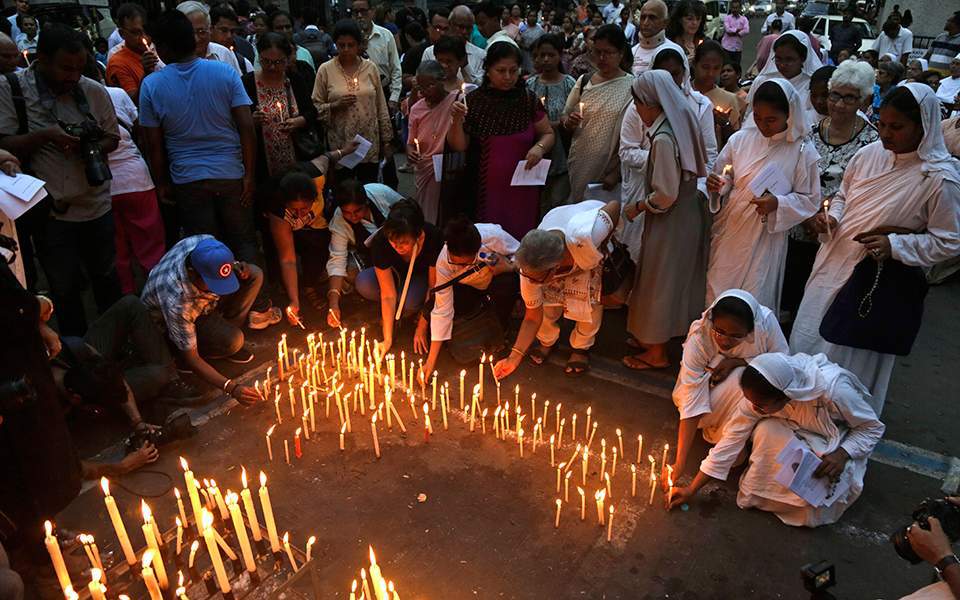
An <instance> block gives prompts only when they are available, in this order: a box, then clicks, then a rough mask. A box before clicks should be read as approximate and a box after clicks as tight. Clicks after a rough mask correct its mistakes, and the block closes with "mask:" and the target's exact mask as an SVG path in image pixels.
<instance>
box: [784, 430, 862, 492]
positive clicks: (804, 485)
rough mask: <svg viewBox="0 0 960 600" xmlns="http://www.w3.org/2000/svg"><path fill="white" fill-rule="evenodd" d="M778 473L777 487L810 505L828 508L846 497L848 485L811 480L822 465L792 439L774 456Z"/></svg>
mask: <svg viewBox="0 0 960 600" xmlns="http://www.w3.org/2000/svg"><path fill="white" fill-rule="evenodd" d="M777 462H778V463H780V465H781V467H780V471H778V472H777V475H776V477H775V479H776V480H777V483H779V484H780V485H782V486H784V487H786V488H789V489H790V491H792V492H793V493H795V494H796V495H798V496H800V497H801V498H803V499H804V500H806V501H807V502H809V503H810V505H811V506H830V505H831V504H833V503H834V502H835V501H836V499H837V498H839V497H842V496H844V495H845V494H846V491H847V488H848V487H849V483H847V480H846V479H844V478H841V479H840V481H839V482H837V483H836V484H833V483H831V481H830V480H829V479H826V478H822V477H814V476H813V473H814V472H815V471H816V470H817V467H819V466H820V463H821V462H823V461H822V460H820V457H818V456H817V455H816V454H814V452H813V451H812V450H810V448H809V447H808V446H807V445H806V444H805V443H803V441H801V440H799V439H797V438H793V439H792V440H790V443H788V444H787V445H786V446H784V447H783V450H781V451H780V454H778V455H777Z"/></svg>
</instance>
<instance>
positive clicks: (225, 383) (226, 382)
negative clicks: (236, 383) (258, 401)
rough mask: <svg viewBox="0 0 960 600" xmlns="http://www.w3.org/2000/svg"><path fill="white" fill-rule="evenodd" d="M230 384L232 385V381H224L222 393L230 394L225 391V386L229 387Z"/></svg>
mask: <svg viewBox="0 0 960 600" xmlns="http://www.w3.org/2000/svg"><path fill="white" fill-rule="evenodd" d="M231 383H233V380H232V379H228V380H226V381H224V382H223V391H224V393H227V394H229V393H230V392H228V391H227V386H228V385H230V384H231Z"/></svg>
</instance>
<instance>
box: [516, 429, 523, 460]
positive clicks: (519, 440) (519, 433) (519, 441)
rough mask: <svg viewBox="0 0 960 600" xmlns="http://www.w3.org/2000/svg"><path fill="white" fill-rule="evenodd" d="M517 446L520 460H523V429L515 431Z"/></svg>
mask: <svg viewBox="0 0 960 600" xmlns="http://www.w3.org/2000/svg"><path fill="white" fill-rule="evenodd" d="M517 444H518V445H519V446H520V458H523V427H521V428H519V429H517Z"/></svg>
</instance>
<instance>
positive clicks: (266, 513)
mask: <svg viewBox="0 0 960 600" xmlns="http://www.w3.org/2000/svg"><path fill="white" fill-rule="evenodd" d="M180 463H181V466H182V467H183V471H184V473H183V477H184V483H185V485H186V489H187V500H188V502H189V504H190V509H191V512H192V514H193V522H194V526H195V529H196V532H197V539H195V540H194V541H193V543H192V544H191V545H190V549H189V560H188V561H186V565H187V567H188V569H189V572H190V573H191V574H194V573H195V571H194V569H195V565H196V558H197V552H198V550H199V549H200V543H201V542H200V540H201V539H202V540H203V543H204V544H205V546H206V550H207V552H208V554H209V557H210V562H211V565H212V567H213V574H214V579H215V582H216V589H219V591H221V592H222V593H224V594H229V593H230V591H231V584H230V579H229V577H228V576H227V573H226V568H225V565H224V560H223V558H222V556H221V552H222V553H223V554H225V555H226V557H227V559H229V560H230V561H232V563H233V565H234V570H235V572H236V573H237V574H238V575H239V573H240V571H241V570H245V571H246V572H247V573H248V574H249V576H250V578H251V580H253V581H257V580H258V576H257V574H256V573H257V566H256V560H255V558H254V557H255V555H256V553H255V552H254V547H253V545H254V544H258V545H261V546H262V545H263V544H265V541H264V540H263V536H262V533H261V529H260V521H259V518H258V515H257V511H256V507H255V505H254V501H253V495H252V493H251V491H250V489H249V487H248V485H247V472H246V469H245V468H244V469H242V471H241V476H240V479H241V483H242V486H243V489H242V490H241V491H240V494H236V493H234V492H232V491H230V490H227V492H226V494H225V495H224V494H222V493H221V491H220V489H219V488H218V487H217V484H216V482H215V481H212V480H209V481H208V480H206V479H204V480H203V486H201V484H200V482H199V481H198V480H197V478H196V477H195V476H194V474H193V471H191V470H190V468H189V465H188V464H187V461H186V460H185V459H183V458H182V457H181V458H180ZM100 485H101V488H102V490H103V494H104V505H105V506H106V509H107V514H108V515H109V517H110V521H111V523H112V525H113V529H114V533H115V534H116V536H117V540H118V542H119V544H120V548H121V551H122V553H123V556H124V559H125V560H126V562H127V564H128V565H129V566H130V568H131V569H133V568H134V567H135V566H136V565H137V562H138V561H137V556H136V553H135V552H134V550H133V544H132V543H131V538H130V536H129V535H128V533H127V529H126V526H125V524H124V522H123V519H122V517H121V515H120V511H119V509H118V507H117V502H116V499H115V498H114V497H113V496H112V495H111V494H110V484H109V481H108V480H107V479H106V478H105V477H104V478H102V479H101V480H100ZM174 495H175V497H176V502H177V512H178V514H177V516H176V518H175V522H176V527H177V529H176V554H175V559H176V561H177V563H178V564H183V563H184V560H183V554H184V550H185V544H184V537H185V533H186V534H190V531H189V529H190V520H189V519H188V518H187V512H186V509H185V507H184V501H183V497H182V496H181V494H180V490H179V489H178V488H174ZM258 496H259V499H260V505H261V510H262V512H263V519H264V524H265V527H266V530H267V540H268V541H269V547H270V551H271V552H272V553H273V555H274V558H275V559H280V560H282V558H281V556H282V554H285V555H286V558H287V559H288V560H289V562H290V566H291V568H292V570H293V571H294V572H296V571H298V570H299V568H300V565H298V564H297V560H296V558H295V557H294V554H293V551H292V548H291V546H290V537H289V533H284V534H283V537H282V541H281V537H280V536H279V534H278V531H277V526H276V520H275V519H274V515H273V507H272V504H271V502H270V493H269V490H268V488H267V476H266V474H265V473H264V472H262V471H261V472H260V488H259V490H258ZM201 498H202V500H201ZM241 503H242V504H243V509H244V512H245V513H246V519H247V523H246V524H245V522H244V517H243V515H242V514H241V509H240V504H241ZM140 505H141V514H142V515H143V525H142V526H141V530H142V533H143V538H144V541H145V543H146V551H145V552H144V554H143V556H142V558H141V563H142V571H141V574H142V575H143V580H144V582H145V584H146V586H147V590H148V592H149V595H150V599H151V600H160V599H161V598H162V593H161V591H160V590H166V591H169V589H170V581H169V578H168V576H167V568H166V565H165V564H164V560H163V552H162V547H163V546H164V540H163V536H162V535H161V533H160V529H159V526H158V525H157V521H156V519H155V518H154V516H153V514H152V511H151V510H150V507H149V506H148V505H147V503H146V502H145V501H144V500H142V499H141V501H140ZM217 513H218V514H219V517H220V519H221V523H222V525H223V527H224V528H226V527H227V523H231V524H232V527H233V530H234V533H235V536H236V541H237V543H238V545H239V547H240V555H239V556H238V555H237V553H236V552H234V550H233V548H231V547H230V545H229V544H228V543H227V542H226V540H224V538H223V537H222V536H221V535H220V533H219V532H218V531H217V530H216V528H214V526H213V523H214V519H215V517H214V515H215V514H217ZM45 525H46V528H47V537H46V547H47V550H48V552H49V554H50V558H51V561H52V563H53V566H54V571H55V572H56V575H57V579H58V581H59V583H60V586H61V588H62V590H63V592H64V594H68V589H69V590H72V589H73V588H72V582H71V580H70V575H69V573H68V572H67V569H66V566H65V564H64V562H63V557H62V555H61V553H60V547H59V544H58V542H57V540H56V538H55V537H54V536H53V535H52V525H51V524H50V522H49V521H48V522H47V523H46V524H45ZM247 525H249V529H250V532H251V533H252V536H253V540H252V542H251V540H250V538H249V537H248V536H247ZM185 530H187V531H185ZM80 541H81V543H82V544H83V546H84V550H85V552H86V554H87V557H88V559H89V561H90V565H91V577H92V578H93V581H91V583H90V586H91V589H93V588H96V589H97V590H98V592H100V591H102V590H105V585H106V581H105V569H104V567H103V562H102V560H101V559H100V552H99V549H98V547H97V545H96V543H95V540H94V539H93V536H86V535H84V536H81V537H80ZM315 542H316V538H315V537H314V536H311V537H310V538H309V539H308V540H307V544H306V552H305V555H306V562H309V561H310V558H311V553H312V549H313V545H314V543H315ZM241 559H242V562H241ZM154 582H155V583H156V589H152V584H153V583H154ZM180 587H182V582H181V585H180ZM91 595H92V596H93V597H94V598H99V597H101V596H99V595H93V593H92V592H91ZM176 596H177V597H178V598H181V599H182V598H184V597H185V594H181V593H179V591H178V592H177V593H176ZM378 600H379V599H378Z"/></svg>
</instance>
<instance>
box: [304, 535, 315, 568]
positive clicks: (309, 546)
mask: <svg viewBox="0 0 960 600" xmlns="http://www.w3.org/2000/svg"><path fill="white" fill-rule="evenodd" d="M316 543H317V536H315V535H311V536H310V537H309V538H307V552H306V554H307V562H310V557H311V555H312V553H313V545H314V544H316Z"/></svg>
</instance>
